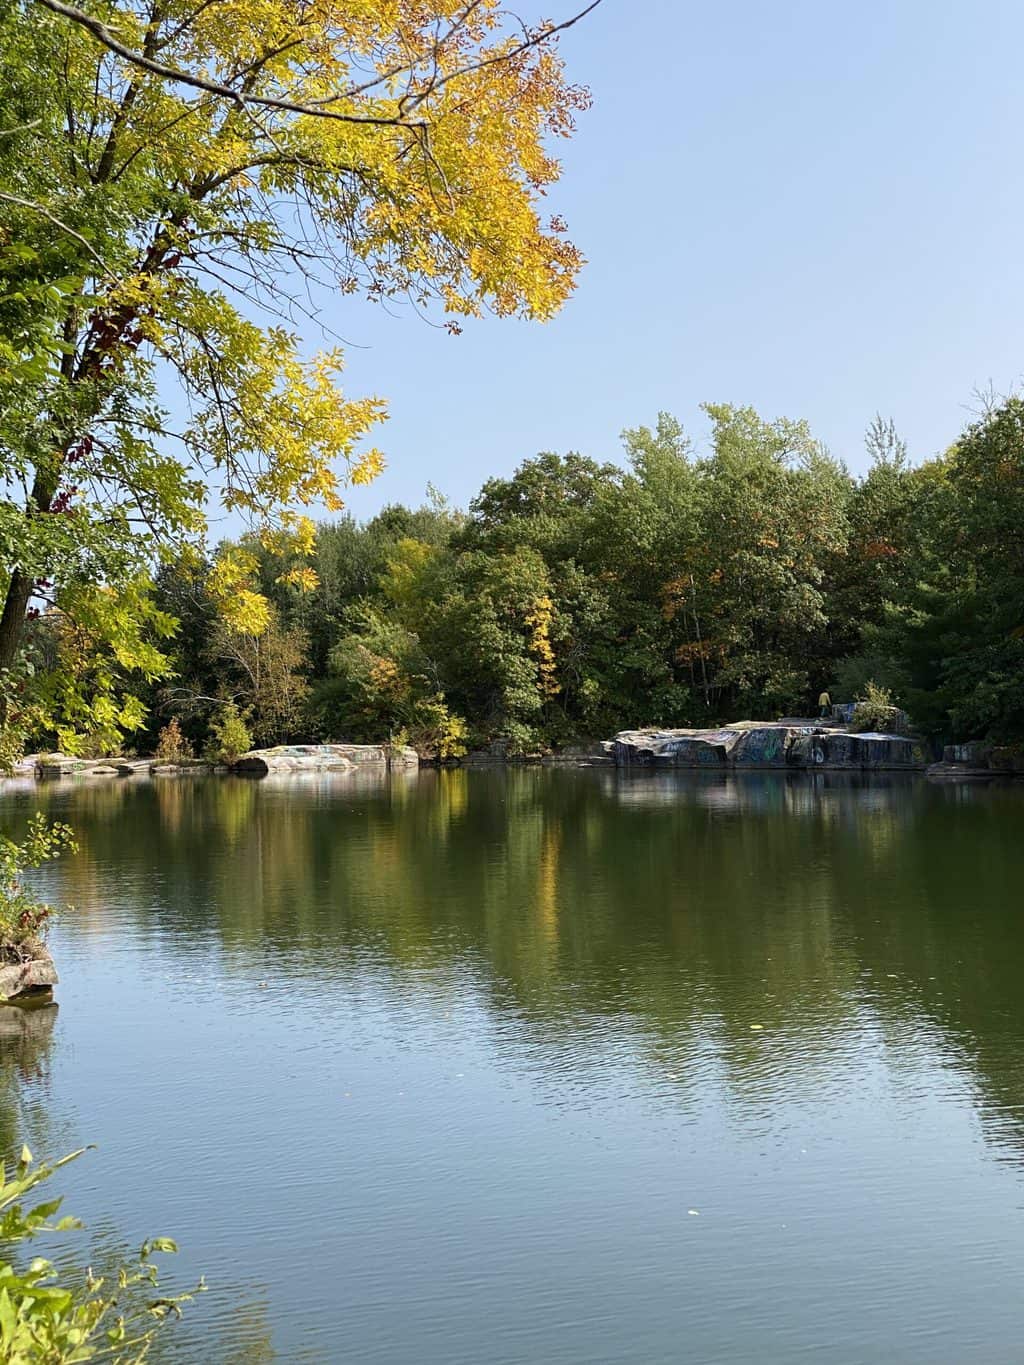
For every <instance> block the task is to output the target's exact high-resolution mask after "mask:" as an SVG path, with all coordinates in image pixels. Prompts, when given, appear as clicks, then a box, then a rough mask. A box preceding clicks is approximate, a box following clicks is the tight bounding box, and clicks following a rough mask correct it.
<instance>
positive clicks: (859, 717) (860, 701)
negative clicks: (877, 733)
mask: <svg viewBox="0 0 1024 1365" xmlns="http://www.w3.org/2000/svg"><path fill="white" fill-rule="evenodd" d="M855 700H856V703H857V704H856V706H854V708H853V721H852V723H851V727H850V728H851V729H852V730H854V731H855V732H858V733H864V732H865V731H869V730H886V729H888V728H890V727H891V726H892V724H893V721H894V720H895V718H896V715H897V711H898V708H897V707H896V706H894V705H893V702H892V693H891V692H890V691H889V689H888V688H887V687H879V686H878V684H877V683H874V682H868V683H866V684H865V686H864V691H863V692H862V693H861V694H860V696H859V697H857V698H855Z"/></svg>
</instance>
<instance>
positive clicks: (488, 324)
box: [309, 0, 1024, 517]
mask: <svg viewBox="0 0 1024 1365" xmlns="http://www.w3.org/2000/svg"><path fill="white" fill-rule="evenodd" d="M572 7H573V0H557V3H556V0H545V5H544V6H543V13H545V14H548V15H553V16H554V17H557V18H562V17H565V16H566V15H567V14H569V13H570V12H571V11H572ZM522 12H529V11H526V10H523V11H522ZM537 12H538V13H540V12H541V11H540V10H538V11H537ZM1022 51H1024V6H1022V5H1021V4H1020V3H1019V0H1018V2H1017V3H1011V2H1010V0H976V3H973V4H970V3H966V0H964V2H961V0H955V2H954V0H931V2H930V3H925V0H889V3H882V0H861V3H859V4H857V5H853V4H847V5H838V4H835V3H821V0H816V2H815V3H809V2H807V0H778V3H776V4H773V5H766V4H764V3H763V0H761V3H752V2H751V0H742V2H741V0H733V2H732V3H721V4H707V3H705V4H699V5H698V4H692V5H691V4H683V3H673V2H672V0H633V2H632V3H631V2H630V0H603V4H602V5H601V7H600V8H599V9H598V10H597V11H596V12H595V13H594V14H593V15H591V16H590V17H589V18H588V19H587V20H586V21H585V22H584V23H582V24H580V25H578V26H577V27H576V28H575V29H573V30H571V31H570V32H569V33H567V34H566V35H565V37H564V39H563V53H564V55H565V57H566V60H567V62H568V66H569V74H570V76H571V78H572V79H574V80H579V81H582V82H585V83H587V84H589V85H590V87H591V89H592V91H593V95H594V108H593V109H592V111H591V112H590V113H589V114H586V115H584V116H583V118H582V119H581V122H580V128H579V132H578V134H577V136H576V138H575V139H574V140H573V141H572V142H570V143H566V144H565V146H564V152H563V161H564V177H563V181H562V183H561V185H560V186H559V187H558V188H557V189H556V190H555V191H554V193H553V194H552V195H551V197H550V201H549V203H550V207H551V210H552V211H558V212H560V213H562V214H563V215H564V216H565V217H566V218H567V219H568V221H569V226H570V233H571V236H572V237H573V240H574V241H576V242H577V243H578V244H579V245H580V246H581V248H582V249H583V251H584V252H585V254H586V256H587V258H588V261H589V264H588V265H587V267H586V268H585V270H584V272H583V274H582V276H581V279H580V284H579V288H578V290H577V293H576V295H575V297H574V298H573V299H572V300H571V301H570V303H569V304H568V305H567V306H566V308H565V310H564V312H563V313H562V314H561V315H560V316H559V318H558V319H557V320H556V321H554V322H553V323H549V324H546V325H538V324H523V323H518V322H509V321H499V320H496V319H486V320H484V321H481V322H478V323H474V324H471V325H469V326H468V327H467V328H466V330H465V332H464V334H463V336H461V337H459V338H452V337H450V336H448V335H447V334H446V333H445V332H443V331H441V330H435V329H433V328H431V327H429V326H427V325H426V324H424V323H423V322H421V321H419V320H418V319H417V318H416V317H415V316H414V315H412V314H408V315H406V316H404V317H401V318H397V319H395V318H389V317H388V316H386V315H385V314H384V313H382V312H381V311H380V310H379V309H375V308H373V307H371V306H370V305H363V304H359V303H354V302H353V300H352V299H339V300H338V301H337V304H336V306H335V305H334V304H333V303H329V304H328V307H327V309H326V312H327V316H328V319H329V321H330V323H331V325H332V326H334V327H336V328H337V330H338V331H339V332H340V333H341V334H342V335H343V336H344V337H345V338H346V341H347V343H348V350H347V356H348V377H347V387H348V389H349V391H350V392H351V393H353V394H361V393H369V392H375V393H379V394H381V395H383V396H386V397H387V398H388V399H389V401H390V405H391V413H392V416H391V420H390V421H389V422H388V423H387V425H386V427H384V428H383V429H382V432H381V439H380V444H381V445H382V446H383V447H384V449H385V451H386V453H387V455H388V460H389V467H388V470H387V472H386V473H385V474H384V476H383V477H382V478H381V479H380V480H379V481H378V482H377V483H376V484H375V485H373V486H372V487H370V488H367V489H352V490H351V495H350V498H349V506H350V509H351V510H352V512H353V513H354V514H355V515H356V516H358V517H363V516H368V515H371V514H372V513H373V512H375V511H376V510H377V509H378V508H379V507H380V506H381V505H383V504H384V503H386V502H393V501H406V502H413V503H418V502H419V501H421V500H422V497H423V493H424V489H425V487H426V484H427V482H428V481H430V482H432V483H434V484H435V485H437V486H438V487H439V488H440V489H441V490H442V491H443V492H445V493H446V494H448V495H449V496H450V497H451V498H452V499H453V500H454V501H455V502H457V503H460V504H464V503H466V502H467V501H468V499H469V498H470V497H471V496H472V494H473V493H474V492H475V490H476V489H477V488H478V487H479V485H480V483H481V482H482V480H483V479H484V478H485V477H487V476H489V475H491V474H503V473H508V472H510V471H511V470H512V469H514V468H515V466H516V465H517V464H518V463H519V462H520V461H521V460H522V459H524V458H526V457H527V456H530V455H532V454H535V453H536V452H537V451H540V450H558V451H564V450H569V449H578V450H582V451H584V452H585V453H587V454H589V455H592V456H594V457H595V458H599V459H614V458H618V456H619V453H620V445H619V433H620V431H621V430H622V428H623V427H625V426H635V425H638V424H641V423H652V422H653V421H654V419H655V417H656V415H657V412H658V410H659V409H667V410H668V411H671V412H673V413H675V414H676V415H677V416H678V417H680V418H681V419H682V420H683V422H684V423H685V424H686V425H687V426H688V427H689V428H690V429H691V430H692V431H693V433H694V434H695V435H696V436H698V438H699V437H700V436H701V435H702V434H703V431H704V426H703V423H702V420H701V414H700V410H699V405H700V403H701V402H702V401H705V400H710V401H727V402H734V403H750V404H753V405H754V406H755V407H757V408H758V409H759V410H760V411H761V412H762V413H763V414H764V415H766V416H788V417H806V418H808V420H809V421H810V422H811V425H812V428H813V430H814V432H815V434H816V435H817V436H819V437H820V438H821V439H822V440H823V441H825V442H826V444H827V445H828V446H829V447H830V449H831V450H832V451H833V452H834V453H835V454H836V455H839V456H841V457H842V458H844V459H845V460H846V461H847V462H848V463H849V464H850V466H851V467H852V468H854V469H861V468H863V467H864V454H863V431H864V428H865V426H866V425H867V423H868V421H869V420H870V419H871V417H872V415H873V414H874V413H875V412H876V411H881V412H882V413H883V414H884V415H886V416H890V415H891V416H892V417H894V418H895V420H896V423H897V425H898V427H899V429H900V431H901V432H902V434H903V435H904V436H905V437H906V439H907V440H908V442H909V445H910V450H911V454H912V456H913V457H914V458H915V459H923V458H926V457H928V456H930V455H932V454H934V453H935V452H937V451H939V450H941V449H942V448H944V447H945V446H946V445H948V444H949V443H950V442H951V441H952V440H953V439H954V437H955V436H956V434H957V432H958V430H959V429H960V428H961V427H962V426H963V424H964V422H965V421H966V420H967V419H968V418H969V416H970V413H971V411H972V409H975V408H976V407H977V402H976V399H975V398H974V393H975V391H976V390H977V389H979V388H984V387H985V386H987V385H988V384H989V383H991V384H993V385H994V386H995V387H996V389H998V390H1005V389H1007V388H1009V387H1011V386H1013V385H1014V384H1016V382H1017V381H1018V379H1019V377H1020V376H1021V374H1022V372H1024V355H1022V348H1021V339H1022V338H1021V331H1022V319H1024V307H1022V304H1024V253H1022V250H1021V229H1022V223H1024V164H1022V157H1021V151H1020V148H1021V137H1022V133H1024V82H1022V80H1021V77H1020V54H1021V52H1022ZM309 339H310V340H312V339H313V338H309Z"/></svg>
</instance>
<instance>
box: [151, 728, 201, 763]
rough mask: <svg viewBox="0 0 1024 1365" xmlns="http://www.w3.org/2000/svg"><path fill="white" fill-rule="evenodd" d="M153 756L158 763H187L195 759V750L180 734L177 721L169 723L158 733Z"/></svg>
mask: <svg viewBox="0 0 1024 1365" xmlns="http://www.w3.org/2000/svg"><path fill="white" fill-rule="evenodd" d="M153 756H154V758H156V760H157V762H158V763H187V762H189V760H190V759H193V758H195V756H196V752H195V749H193V747H192V745H191V743H190V742H189V740H187V739H186V738H185V736H184V735H183V734H182V733H181V726H180V725H179V724H178V722H177V720H172V721H170V722H169V723H168V724H167V725H165V726H164V728H163V729H162V730H161V731H160V736H159V738H158V739H157V742H156V750H155V753H154V755H153Z"/></svg>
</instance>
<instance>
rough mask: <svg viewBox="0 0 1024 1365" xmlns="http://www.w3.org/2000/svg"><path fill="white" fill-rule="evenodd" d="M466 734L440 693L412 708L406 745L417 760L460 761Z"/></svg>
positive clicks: (462, 721) (460, 720)
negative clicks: (417, 756) (417, 757)
mask: <svg viewBox="0 0 1024 1365" xmlns="http://www.w3.org/2000/svg"><path fill="white" fill-rule="evenodd" d="M468 733H469V728H468V726H467V725H466V722H465V721H464V720H463V719H462V717H461V716H456V715H453V714H452V712H451V711H449V709H448V707H447V706H446V705H445V703H444V700H443V698H442V695H441V694H440V693H438V695H437V696H434V697H427V698H425V699H424V700H422V701H419V702H417V703H416V704H415V706H414V707H413V711H412V723H411V725H410V729H409V741H408V742H409V743H410V744H411V745H412V747H413V748H414V749H415V750H416V752H417V753H418V754H419V756H420V757H421V758H440V759H449V758H461V757H462V755H463V754H464V753H465V752H466V738H467V735H468Z"/></svg>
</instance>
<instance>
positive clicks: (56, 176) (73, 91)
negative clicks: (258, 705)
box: [0, 0, 594, 673]
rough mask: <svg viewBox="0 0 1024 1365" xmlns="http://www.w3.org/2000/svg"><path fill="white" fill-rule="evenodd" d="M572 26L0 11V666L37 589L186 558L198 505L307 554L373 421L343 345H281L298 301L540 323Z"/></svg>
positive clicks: (352, 471) (441, 1)
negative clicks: (349, 376)
mask: <svg viewBox="0 0 1024 1365" xmlns="http://www.w3.org/2000/svg"><path fill="white" fill-rule="evenodd" d="M593 7H594V6H593V5H591V6H589V7H588V8H593ZM579 17H580V15H575V16H573V15H571V16H570V17H569V19H568V20H566V21H564V22H563V23H562V24H561V25H555V24H552V23H547V24H543V25H534V26H530V25H529V24H527V23H524V22H523V21H522V20H520V19H518V18H516V17H515V16H513V15H511V14H510V13H509V12H508V11H506V10H504V9H502V8H501V6H500V4H499V3H498V0H122V2H121V3H115V2H113V0H89V3H85V2H84V0H83V3H82V5H81V6H78V5H74V4H69V3H64V0H15V3H14V4H13V5H12V6H9V7H6V9H5V11H4V14H3V16H2V17H0V69H2V72H3V81H2V82H0V457H2V458H3V461H4V465H5V469H6V471H7V474H8V482H7V486H6V494H5V495H4V496H3V499H2V501H0V569H2V571H3V574H4V582H3V583H2V584H0V591H2V590H3V588H4V587H5V588H6V599H5V602H4V608H3V614H2V619H0V673H2V670H4V669H11V668H12V667H13V666H14V662H15V658H16V654H17V649H18V642H19V640H20V638H21V628H22V623H23V620H24V617H25V612H26V608H27V607H28V604H29V602H30V599H31V597H32V593H33V590H34V588H33V585H35V584H37V583H38V582H39V580H41V579H46V580H50V579H53V580H54V581H55V583H56V585H57V586H56V588H55V589H54V591H55V592H56V593H57V594H58V596H59V593H60V590H61V588H62V586H63V588H64V589H65V590H67V591H71V585H72V584H73V583H74V582H75V581H76V580H78V581H82V582H92V583H95V582H97V581H104V582H107V583H110V584H113V583H116V582H117V581H119V580H125V579H126V578H128V577H130V576H131V574H133V573H137V572H138V571H139V570H141V569H142V568H143V567H144V565H145V563H146V562H147V560H148V558H149V557H151V555H152V552H153V549H154V546H159V545H160V544H162V543H165V542H173V543H175V544H176V545H177V546H180V544H181V542H182V541H189V540H191V541H192V542H193V543H201V542H202V538H203V535H204V533H205V527H206V518H207V514H208V511H209V505H210V500H211V498H212V499H213V500H214V501H215V502H216V501H220V502H221V503H222V504H223V505H224V506H226V507H227V508H229V509H232V510H235V511H237V512H238V513H240V514H242V515H243V516H244V517H246V518H247V519H248V520H249V521H250V522H251V523H252V524H254V525H256V526H262V527H264V528H267V529H270V530H273V531H274V532H275V533H277V534H279V533H280V531H281V529H282V528H285V529H287V528H289V527H292V528H294V529H296V530H297V531H298V532H299V535H300V539H302V538H307V537H308V526H307V525H306V523H305V522H304V521H303V520H302V517H303V512H302V509H303V507H312V506H320V505H326V506H327V507H328V508H336V507H338V506H340V505H341V489H342V487H343V486H344V484H345V483H346V482H351V481H355V482H360V481H366V480H368V479H371V478H373V477H374V475H375V474H376V473H377V472H378V471H379V469H380V467H381V463H382V457H381V455H380V453H379V452H378V451H376V450H374V449H372V448H369V449H368V448H366V446H365V444H364V441H365V437H366V436H367V434H368V433H369V432H370V431H371V429H372V428H373V426H374V425H375V424H376V423H377V422H378V421H379V420H380V419H381V417H382V416H383V415H384V407H383V404H382V402H381V401H380V400H377V399H374V398H350V397H348V396H346V395H345V394H344V393H343V392H342V389H341V387H340V383H339V375H340V372H341V367H342V356H341V353H340V351H339V350H337V349H334V348H331V349H328V350H326V351H324V352H322V353H318V354H309V353H308V351H307V350H305V349H304V347H303V346H302V345H301V344H300V341H299V338H298V336H297V334H296V333H297V330H298V328H299V327H300V325H301V314H302V312H303V311H308V309H309V307H310V305H309V302H308V301H309V300H310V298H311V297H312V296H313V293H312V291H311V288H310V286H311V284H312V285H313V286H315V287H316V288H317V289H319V288H320V287H321V286H326V287H328V288H330V289H333V290H334V291H336V292H339V291H340V292H341V293H343V294H364V295H366V296H368V297H370V298H372V299H378V300H387V299H392V298H396V297H401V298H411V299H412V300H414V301H415V302H416V304H417V305H418V306H424V305H435V306H437V307H439V308H440V309H443V311H444V313H445V314H446V315H447V316H448V322H449V326H450V328H451V329H452V330H453V331H457V330H458V325H459V323H458V320H459V318H462V317H466V316H472V315H475V314H479V313H481V312H482V311H484V310H492V311H493V312H495V313H497V314H499V315H518V316H522V317H527V318H537V319H546V318H549V317H551V316H552V315H553V314H554V313H555V312H556V311H557V310H558V308H559V307H560V306H561V304H562V303H563V302H564V301H565V299H566V298H567V296H568V295H569V294H570V292H571V291H572V289H573V286H574V283H575V280H576V276H577V273H578V270H579V267H580V263H581V261H580V255H579V252H578V251H577V249H576V248H575V247H574V246H573V244H572V243H571V242H570V241H569V239H568V238H567V236H566V231H565V226H564V224H563V223H562V222H561V221H560V220H559V219H558V218H557V217H554V216H551V215H550V214H549V213H547V211H546V210H545V206H544V198H545V193H546V191H547V189H548V187H549V186H550V185H551V184H552V183H553V182H554V181H556V180H557V178H558V174H559V163H558V160H557V158H556V156H555V154H554V150H553V149H554V147H555V145H556V143H557V141H558V139H560V138H563V137H566V136H568V135H569V134H570V133H571V132H572V129H573V120H574V116H575V115H576V113H577V112H578V111H579V110H581V109H582V108H584V107H585V106H586V104H587V103H588V95H587V92H586V91H585V90H584V89H582V88H580V87H578V86H575V85H572V84H570V83H569V82H568V81H567V80H566V77H565V73H564V71H563V67H562V63H561V60H560V58H559V55H558V51H557V39H558V34H559V32H560V29H561V28H564V27H566V26H567V24H569V23H573V22H575V21H576V19H577V18H579ZM169 395H174V396H169ZM225 577H226V579H227V580H228V581H229V582H230V581H231V578H232V576H231V574H226V575H225ZM237 587H238V584H237V582H234V583H232V588H233V589H234V588H237ZM133 600H134V599H133ZM239 600H242V599H241V598H240V599H239Z"/></svg>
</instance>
